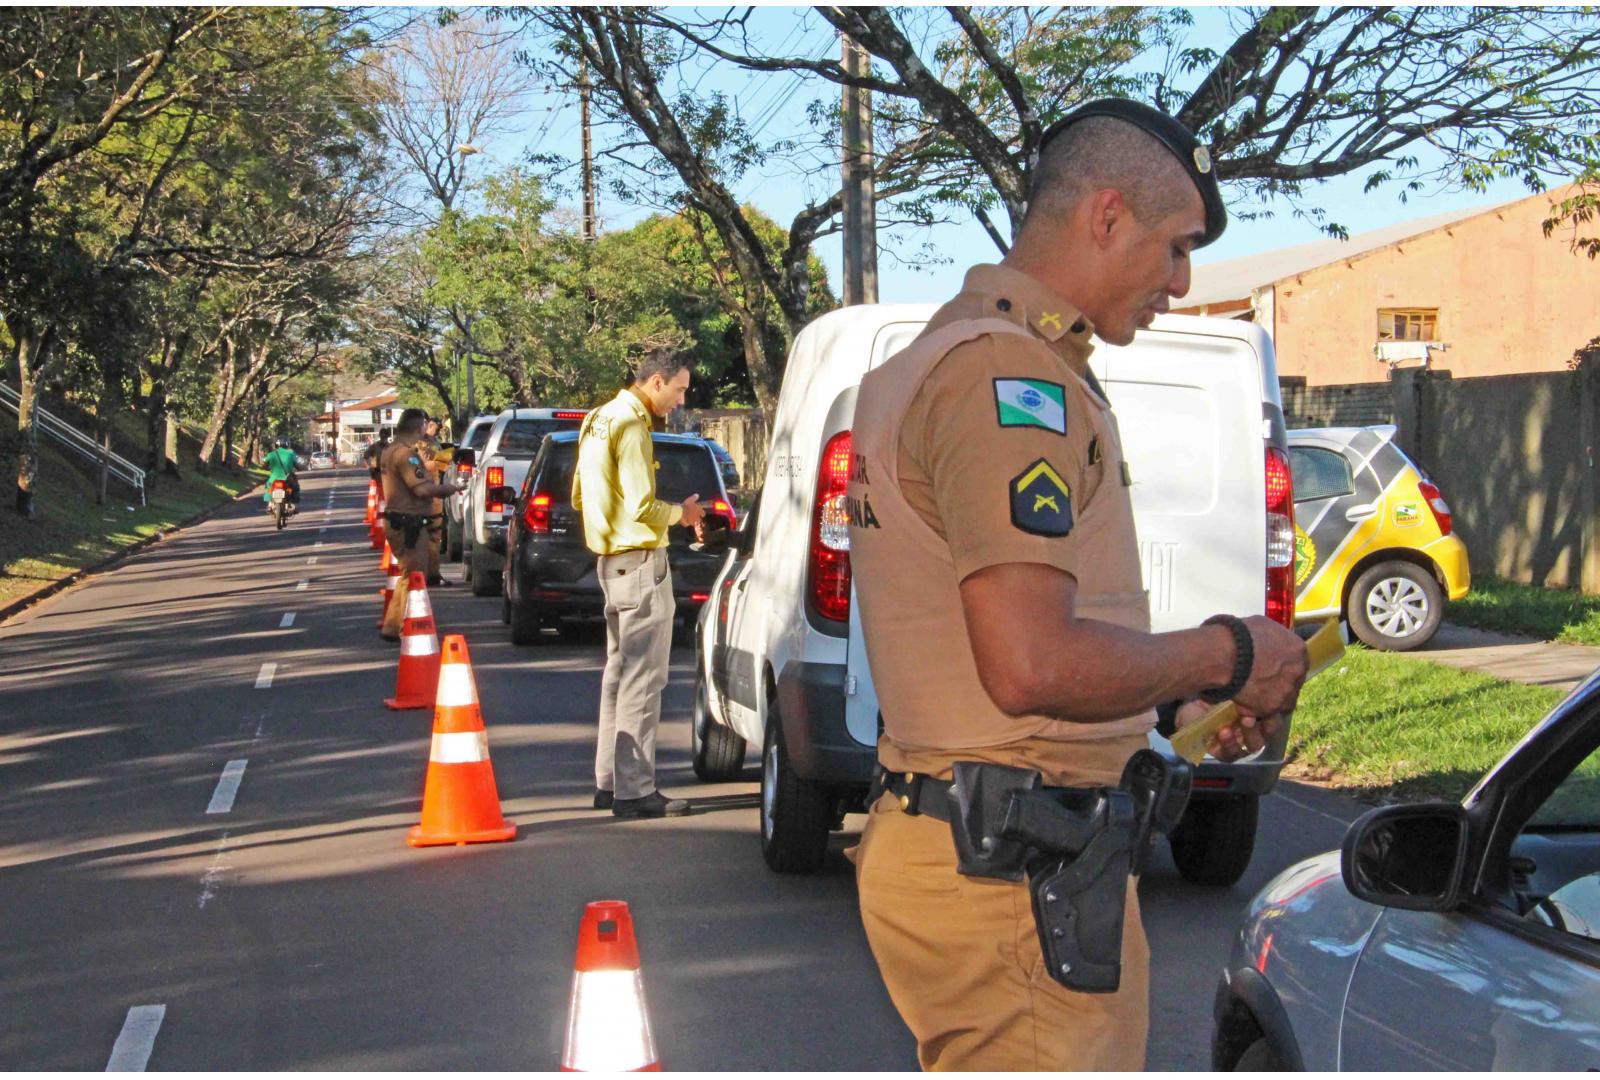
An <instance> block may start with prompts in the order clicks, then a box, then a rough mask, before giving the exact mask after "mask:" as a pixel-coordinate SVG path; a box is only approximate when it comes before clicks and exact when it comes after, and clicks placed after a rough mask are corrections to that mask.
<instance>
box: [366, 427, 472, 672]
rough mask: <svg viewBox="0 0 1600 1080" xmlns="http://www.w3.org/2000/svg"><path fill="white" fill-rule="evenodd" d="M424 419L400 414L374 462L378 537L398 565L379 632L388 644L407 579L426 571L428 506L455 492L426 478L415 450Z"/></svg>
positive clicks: (400, 616)
mask: <svg viewBox="0 0 1600 1080" xmlns="http://www.w3.org/2000/svg"><path fill="white" fill-rule="evenodd" d="M427 419H428V414H427V413H425V412H423V411H422V410H421V409H407V410H405V411H404V412H403V413H401V414H400V422H399V423H398V424H396V425H395V433H394V442H392V443H390V444H389V447H388V449H386V450H385V451H384V452H383V454H382V455H381V456H380V457H379V458H378V467H379V472H380V474H381V475H382V477H383V498H384V503H385V511H384V512H385V516H386V520H385V522H384V530H383V531H384V537H385V538H386V539H387V540H388V541H389V550H390V551H392V552H393V553H394V557H395V558H396V559H398V560H400V578H399V581H398V583H397V584H396V586H395V590H394V595H392V596H391V597H390V598H389V606H388V607H387V608H385V609H384V612H383V628H382V630H381V631H380V633H381V634H382V636H383V637H384V638H385V639H386V640H389V641H399V640H400V626H401V623H402V622H403V621H404V620H405V613H406V594H407V593H408V592H410V588H409V586H410V582H411V574H412V573H413V572H418V573H423V574H426V573H427V570H428V524H429V521H430V520H431V519H432V518H433V516H434V510H433V500H434V499H438V498H442V497H445V496H449V495H454V494H455V493H456V492H458V491H460V490H461V489H460V488H459V487H457V486H456V485H454V484H440V483H437V482H435V481H434V480H433V479H431V478H430V477H429V475H428V462H427V461H426V460H424V458H423V455H422V452H421V451H420V450H419V449H418V445H419V443H420V442H421V441H422V440H423V425H424V423H425V422H426V421H427Z"/></svg>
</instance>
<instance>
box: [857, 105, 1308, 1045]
mask: <svg viewBox="0 0 1600 1080" xmlns="http://www.w3.org/2000/svg"><path fill="white" fill-rule="evenodd" d="M1030 196H1031V197H1030V201H1029V207H1028V213H1027V216H1026V220H1025V221H1024V223H1023V225H1022V227H1021V229H1020V230H1019V232H1018V235H1017V237H1016V239H1015V243H1014V244H1013V246H1012V248H1011V250H1010V252H1009V253H1008V254H1007V255H1006V257H1005V258H1004V259H1003V260H1002V261H1001V262H1000V263H999V264H998V265H982V266H976V267H973V268H972V269H971V270H970V271H969V272H968V274H967V277H966V281H965V284H964V285H963V288H962V291H961V294H960V295H959V296H957V297H956V298H955V299H953V300H952V301H950V302H949V303H948V304H946V305H945V306H944V307H942V308H941V309H940V310H939V311H938V312H937V313H936V314H935V315H934V316H933V318H932V320H931V321H930V322H929V324H928V326H927V329H926V330H925V331H924V332H923V333H922V335H921V336H920V337H918V338H917V340H916V341H915V342H913V343H912V344H911V345H910V346H908V347H907V348H906V349H905V350H904V351H902V352H900V353H899V354H897V355H895V356H894V357H892V358H890V359H889V360H888V361H887V362H885V363H884V364H883V365H882V366H881V367H879V368H878V369H876V370H874V371H873V372H871V373H870V374H868V375H867V377H866V378H865V379H864V380H863V382H862V384H861V390H860V395H859V398H858V400H857V405H856V411H855V420H854V429H853V430H854V434H853V442H854V446H853V452H854V458H853V461H852V466H851V470H850V474H851V480H850V486H849V505H850V506H852V507H854V508H858V509H856V510H855V511H854V512H853V513H852V526H851V530H850V549H851V552H850V554H851V564H852V569H853V571H854V578H855V585H856V590H857V595H858V598H859V604H860V615H861V622H862V627H863V630H864V632H865V637H866V646H867V654H868V658H869V661H870V663H871V666H872V674H873V679H874V684H875V686H876V689H877V692H878V696H879V701H880V705H881V708H882V713H883V725H884V734H883V737H882V739H881V741H880V743H879V747H878V755H879V761H880V766H881V768H882V769H883V770H885V772H886V774H887V782H888V790H887V791H886V792H885V793H884V794H883V796H882V797H881V798H879V799H877V800H876V801H875V802H874V803H873V805H872V806H871V807H870V813H869V816H868V822H867V827H866V830H865V833H864V835H863V837H862V842H861V847H860V850H859V852H858V853H857V876H858V884H859V891H860V904H861V914H862V919H863V922H864V923H865V926H866V931H867V938H868V941H869V942H870V944H871V946H872V951H873V955H874V956H875V957H876V958H877V961H878V966H879V969H880V970H881V972H882V974H883V979H884V982H885V984H886V985H887V987H888V990H889V994H890V997H891V998H892V999H893V1001H894V1003H895V1006H896V1008H897V1009H899V1011H900V1014H901V1016H902V1017H904V1019H905V1021H906V1023H907V1025H908V1026H909V1027H910V1028H911V1030H912V1032H913V1033H914V1034H915V1035H916V1038H917V1048H918V1056H919V1059H920V1060H921V1062H922V1065H923V1066H924V1068H928V1069H995V1070H1002V1069H1003V1070H1018V1069H1097V1070H1098V1069H1107V1070H1109V1069H1118V1070H1123V1069H1139V1068H1142V1067H1143V1066H1144V1059H1145V1039H1146V1032H1147V1028H1148V951H1147V946H1146V941H1145V937H1144V933H1143V929H1142V926H1141V924H1140V921H1139V913H1138V900H1137V896H1136V894H1135V890H1134V888H1133V883H1132V881H1130V884H1129V887H1128V889H1127V896H1126V910H1125V916H1124V918H1125V923H1124V925H1125V930H1124V936H1123V943H1122V976H1121V984H1120V988H1119V990H1118V991H1117V992H1116V993H1112V994H1085V993H1078V992H1075V991H1072V990H1068V989H1066V988H1065V987H1064V986H1062V985H1060V984H1058V983H1057V982H1056V981H1054V980H1053V979H1052V978H1051V977H1050V974H1049V973H1048V972H1046V971H1045V970H1044V964H1043V961H1042V959H1041V952H1040V948H1039V943H1038V938H1037V933H1036V930H1035V925H1034V919H1033V914H1032V910H1031V907H1030V899H1029V893H1028V889H1027V886H1026V885H1025V884H1023V883H1021V882H1016V883H1013V882H1010V881H1004V880H999V879H996V878H982V877H964V876H962V875H960V874H958V873H957V872H956V869H955V864H956V855H955V850H954V844H953V841H952V837H951V829H950V826H949V825H948V824H946V823H945V822H944V821H941V820H936V818H935V817H934V816H932V815H931V814H930V813H922V812H916V809H917V804H915V803H914V802H913V801H912V800H911V799H910V798H905V799H904V801H902V794H903V793H905V792H907V791H910V790H912V789H914V788H917V787H919V786H920V785H921V784H922V783H923V782H924V781H923V778H927V781H926V782H927V784H928V785H929V786H930V787H932V786H936V785H937V784H938V783H940V782H944V781H948V780H949V779H950V777H951V775H952V764H953V763H954V762H956V761H975V762H991V763H996V764H1000V765H1010V766H1021V767H1024V768H1029V769H1036V770H1038V771H1039V773H1040V774H1041V775H1042V779H1043V783H1044V784H1046V785H1051V786H1062V787H1073V786H1093V785H1108V784H1116V783H1117V782H1118V780H1119V778H1120V776H1121V773H1122V769H1123V766H1124V764H1125V763H1126V762H1127V760H1128V758H1129V757H1130V755H1132V754H1133V753H1134V752H1135V751H1136V750H1138V749H1140V748H1141V747H1143V746H1145V745H1146V732H1147V731H1148V730H1149V728H1150V727H1151V726H1152V724H1154V723H1155V719H1156V708H1157V706H1162V705H1165V706H1167V707H1168V709H1169V710H1170V711H1171V712H1174V713H1176V719H1177V723H1178V724H1180V725H1181V724H1182V723H1185V722H1188V721H1190V720H1193V719H1195V718H1196V717H1197V716H1198V715H1200V714H1201V713H1202V712H1203V711H1204V706H1203V705H1201V704H1199V703H1198V702H1195V701H1194V699H1196V698H1197V697H1198V696H1199V695H1200V694H1202V693H1203V692H1211V693H1212V695H1213V696H1215V694H1216V693H1223V692H1225V693H1226V694H1227V695H1228V696H1229V697H1231V698H1232V699H1233V700H1234V701H1235V702H1236V703H1237V705H1238V706H1239V710H1240V712H1241V714H1242V716H1243V717H1244V719H1242V720H1241V722H1240V724H1239V725H1236V726H1235V727H1234V728H1230V729H1229V730H1228V731H1227V732H1225V733H1224V735H1223V737H1222V739H1221V744H1220V746H1219V747H1218V753H1219V754H1220V755H1221V756H1224V757H1230V758H1231V757H1236V756H1239V755H1242V754H1244V753H1247V752H1251V751H1253V750H1256V749H1260V748H1261V747H1262V746H1263V745H1264V743H1265V739H1266V738H1268V737H1270V736H1271V734H1273V733H1274V732H1275V731H1276V730H1277V725H1278V723H1279V720H1280V717H1281V714H1283V713H1286V712H1287V711H1289V710H1290V709H1292V708H1293V706H1294V703H1295V699H1296V695H1297V694H1298V692H1299V688H1300V684H1301V682H1302V681H1303V680H1304V677H1305V671H1306V657H1305V648H1304V646H1303V645H1302V644H1301V642H1300V639H1299V638H1298V637H1296V636H1295V635H1294V634H1293V633H1291V632H1290V631H1288V630H1286V629H1285V628H1283V627H1282V626H1280V625H1278V624H1276V623H1273V622H1271V621H1269V620H1267V619H1265V618H1263V617H1260V616H1253V617H1251V618H1249V619H1245V620H1239V619H1234V618H1232V617H1231V616H1227V617H1224V619H1223V622H1222V623H1221V624H1219V625H1207V626H1204V627H1201V628H1198V629H1194V630H1185V631H1181V632H1176V633H1166V634H1151V633H1150V632H1149V631H1150V619H1149V611H1148V605H1147V600H1146V593H1145V591H1144V586H1143V584H1142V581H1141V574H1140V565H1139V553H1138V547H1137V541H1136V538H1135V535H1134V524H1133V514H1132V508H1131V504H1130V500H1129V491H1128V486H1129V484H1130V482H1131V479H1130V476H1129V472H1128V469H1127V465H1126V463H1125V461H1124V460H1123V456H1122V447H1121V443H1120V440H1119V438H1118V434H1117V427H1116V420H1115V417H1114V415H1113V413H1112V408H1111V405H1110V403H1109V402H1108V401H1107V398H1106V393H1105V391H1104V389H1103V388H1102V387H1101V386H1100V385H1099V384H1098V383H1097V381H1096V380H1095V377H1094V375H1093V374H1092V373H1091V372H1090V370H1089V367H1088V357H1089V354H1090V351H1091V348H1092V346H1091V339H1092V338H1094V337H1099V338H1100V339H1101V340H1102V341H1105V342H1109V343H1111V344H1114V345H1126V344H1128V343H1129V342H1130V341H1132V340H1133V337H1134V333H1135V331H1137V330H1138V329H1139V328H1140V327H1142V326H1148V325H1149V323H1150V321H1151V320H1152V319H1154V317H1155V316H1156V315H1157V314H1159V313H1161V312H1164V311H1166V310H1167V309H1168V306H1169V301H1170V299H1171V298H1173V297H1177V296H1182V295H1183V294H1184V293H1185V292H1186V291H1187V290H1188V287H1189V254H1190V252H1191V251H1193V250H1194V249H1195V248H1197V247H1200V246H1201V245H1203V244H1207V243H1210V242H1211V241H1212V240H1215V239H1216V238H1217V236H1218V235H1219V234H1220V233H1221V232H1222V229H1223V226H1224V225H1225V223H1226V214H1225V211H1224V209H1223V206H1222V200H1221V196H1220V193H1219V192H1218V189H1217V184H1216V177H1215V174H1214V172H1213V171H1212V165H1211V161H1210V158H1209V156H1208V155H1207V152H1206V149H1205V148H1204V147H1203V146H1201V145H1200V144H1199V143H1198V141H1197V140H1196V139H1195V138H1194V137H1193V135H1191V134H1190V133H1189V132H1188V131H1187V130H1185V129H1184V128H1183V127H1182V126H1181V125H1179V124H1178V123H1177V122H1176V121H1174V120H1172V119H1171V118H1169V117H1167V116H1165V115H1163V114H1161V113H1159V112H1156V111H1155V110H1153V109H1150V108H1148V107H1145V106H1142V105H1138V104H1136V103H1134V102H1131V101H1124V100H1120V99H1118V100H1108V101H1100V102H1094V103H1091V104H1089V105H1086V106H1084V107H1082V108H1080V109H1079V110H1077V111H1076V112H1074V113H1073V114H1071V115H1070V116H1068V117H1067V118H1065V119H1064V120H1062V121H1061V122H1060V123H1058V124H1057V125H1055V126H1054V127H1053V128H1051V129H1050V131H1048V132H1047V133H1046V135H1045V138H1044V140H1043V144H1042V148H1041V151H1040V157H1039V162H1038V166H1037V168H1036V170H1035V173H1034V177H1033V184H1032V189H1031V192H1030ZM1160 467H1170V468H1173V469H1181V468H1183V467H1184V463H1183V462H1182V461H1172V462H1170V463H1165V464H1164V465H1163V466H1160ZM931 801H932V800H931V799H924V800H922V802H923V803H924V804H927V803H930V802H931Z"/></svg>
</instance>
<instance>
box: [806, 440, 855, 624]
mask: <svg viewBox="0 0 1600 1080" xmlns="http://www.w3.org/2000/svg"><path fill="white" fill-rule="evenodd" d="M849 483H850V433H849V432H848V431H841V432H839V433H838V434H837V435H835V436H834V437H833V438H831V439H829V440H828V445H827V446H826V447H824V448H823V451H822V465H821V466H820V467H819V468H818V470H817V499H816V504H815V505H814V506H813V507H812V511H811V559H810V566H809V568H808V574H807V583H808V591H809V593H810V595H811V606H812V607H813V608H814V609H815V610H816V613H817V614H818V615H820V616H821V617H822V618H824V619H831V620H833V621H835V622H845V621H847V620H848V619H849V618H850V516H849V514H848V513H846V510H845V489H846V487H848V486H849Z"/></svg>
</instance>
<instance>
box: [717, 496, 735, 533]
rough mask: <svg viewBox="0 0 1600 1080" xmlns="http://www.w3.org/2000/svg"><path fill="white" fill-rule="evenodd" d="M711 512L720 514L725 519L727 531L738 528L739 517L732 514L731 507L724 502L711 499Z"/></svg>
mask: <svg viewBox="0 0 1600 1080" xmlns="http://www.w3.org/2000/svg"><path fill="white" fill-rule="evenodd" d="M711 512H712V513H713V514H721V515H722V516H723V517H725V518H727V519H728V529H729V530H730V531H731V530H733V529H737V528H738V527H739V515H738V514H736V513H735V512H734V509H733V507H731V506H729V505H728V503H727V501H726V500H724V499H713V500H712V502H711Z"/></svg>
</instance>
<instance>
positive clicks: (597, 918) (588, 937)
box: [561, 900, 661, 1072]
mask: <svg viewBox="0 0 1600 1080" xmlns="http://www.w3.org/2000/svg"><path fill="white" fill-rule="evenodd" d="M572 968H573V971H572V1004H571V1005H570V1006H569V1008H568V1011H567V1046H566V1049H565V1050H564V1051H563V1052H562V1054H561V1071H562V1072H660V1071H661V1059H660V1058H658V1057H657V1056H656V1040H655V1037H654V1036H653V1035H651V1034H650V1012H649V1010H648V1009H646V1008H645V1004H644V982H643V981H642V980H641V979H640V977H639V946H638V945H637V944H636V943H635V942H634V940H633V915H632V914H631V913H629V911H628V905H627V903H626V902H624V901H622V900H597V901H595V902H594V903H592V904H590V905H589V906H588V907H586V908H584V909H583V922H582V923H580V924H579V926H578V958H577V960H576V961H575V962H574V963H573V965H572Z"/></svg>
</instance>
